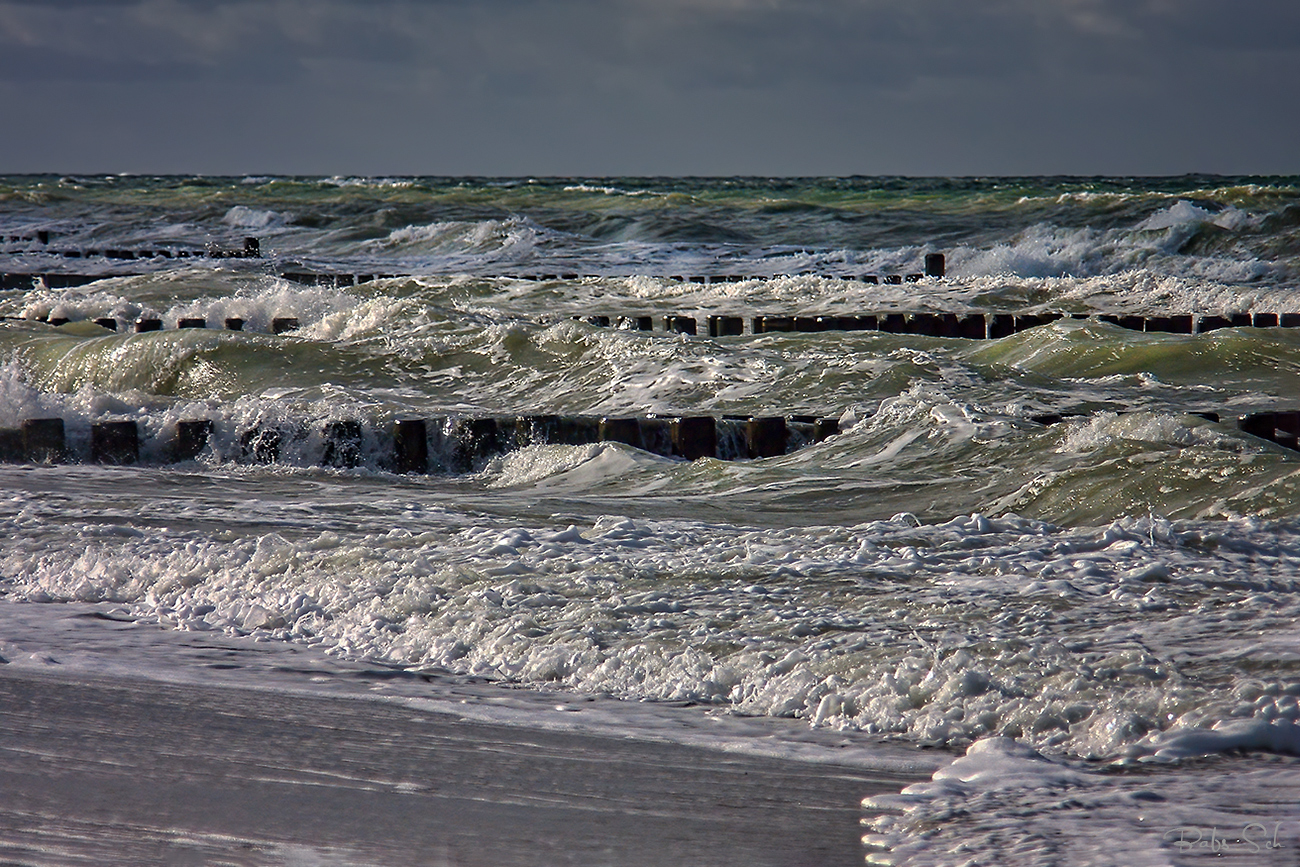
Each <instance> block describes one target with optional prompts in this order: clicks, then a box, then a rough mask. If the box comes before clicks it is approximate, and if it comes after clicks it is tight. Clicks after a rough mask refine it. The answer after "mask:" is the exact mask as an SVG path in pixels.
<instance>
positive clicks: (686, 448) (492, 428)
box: [0, 415, 839, 473]
mask: <svg viewBox="0 0 1300 867" xmlns="http://www.w3.org/2000/svg"><path fill="white" fill-rule="evenodd" d="M219 426H220V428H221V431H220V432H221V433H223V434H225V435H226V436H225V437H224V441H223V443H218V442H217V441H216V434H217V433H218V430H219ZM837 433H839V422H838V420H837V419H833V418H819V417H816V416H803V415H796V416H758V417H750V416H709V415H663V416H659V415H648V416H566V415H510V416H441V417H431V418H401V419H396V420H394V421H392V422H390V423H388V424H384V423H382V422H376V421H367V420H362V419H334V420H329V421H324V422H317V423H308V422H302V421H283V420H279V421H261V422H256V423H252V424H245V425H237V424H234V423H231V422H225V421H218V420H214V419H189V420H184V421H181V422H179V423H177V424H176V425H175V426H174V428H173V429H171V430H170V431H168V433H167V435H166V439H165V441H162V442H157V443H146V439H147V435H146V434H145V433H143V432H142V431H141V427H140V425H139V424H138V423H137V422H135V421H133V420H129V419H126V420H109V421H100V422H96V423H94V424H92V425H91V428H90V440H89V444H88V448H86V447H83V448H82V449H81V451H80V452H78V451H76V450H74V448H73V447H72V445H71V444H70V442H69V438H68V436H67V434H66V428H65V425H64V421H63V419H62V418H33V419H27V420H26V421H24V422H23V423H22V424H21V425H20V426H19V427H17V428H12V429H0V461H5V462H9V463H20V462H28V463H86V462H88V463H98V464H109V465H130V464H136V463H139V462H140V461H141V455H142V453H143V452H144V451H146V450H145V448H144V447H145V445H146V444H148V445H149V446H151V448H149V449H148V452H149V453H150V454H151V455H153V460H155V461H161V462H180V461H187V460H193V459H195V458H198V457H201V456H203V455H205V454H209V455H212V456H215V457H216V458H217V459H219V460H228V461H233V462H236V463H246V464H272V463H277V462H281V461H282V460H284V459H285V458H287V457H289V456H290V455H292V456H293V460H294V461H295V462H297V463H307V464H311V465H318V466H324V467H335V468H351V467H359V466H364V465H367V464H369V463H372V462H373V464H374V465H376V466H378V467H379V468H381V469H387V470H391V471H393V472H398V473H429V472H456V473H460V472H468V471H470V470H472V469H474V468H475V467H476V466H479V465H481V463H482V462H483V461H485V460H487V459H489V458H491V457H492V456H494V455H499V454H504V453H506V452H510V451H514V450H516V449H520V448H524V447H526V446H530V445H539V444H553V445H585V444H591V443H601V442H617V443H623V444H624V445H629V446H633V447H635V448H639V449H643V450H645V451H648V452H651V453H653V454H658V455H662V456H664V457H676V458H682V459H685V460H696V459H698V458H718V459H721V460H745V459H754V458H767V457H776V456H778V455H783V454H786V453H788V452H790V451H794V450H796V449H799V448H802V447H804V446H806V445H809V444H812V443H816V442H820V441H822V440H824V439H826V438H828V437H830V436H833V435H835V434H837ZM83 439H84V437H83ZM368 455H369V456H370V457H369V458H368V457H367V456H368Z"/></svg>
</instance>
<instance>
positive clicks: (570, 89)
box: [0, 0, 1300, 174]
mask: <svg viewBox="0 0 1300 867" xmlns="http://www.w3.org/2000/svg"><path fill="white" fill-rule="evenodd" d="M1297 72H1300V6H1298V5H1296V4H1294V3H1293V2H1291V0H1288V2H1285V3H1284V2H1278V0H1253V2H1246V3H1239V4H1223V3H1219V2H1212V0H1127V2H1119V0H1054V2H1044V0H989V2H981V3H971V2H969V0H823V2H811V0H477V2H470V0H423V2H419V0H370V2H361V0H355V2H354V0H242V2H216V0H134V2H123V0H100V2H91V0H82V2H76V0H56V2H40V3H34V2H0V105H3V106H4V108H5V113H6V116H7V118H9V119H10V122H11V123H14V122H18V121H23V120H26V121H34V120H39V121H40V123H39V129H41V130H48V134H47V135H48V137H49V139H53V138H54V137H56V136H62V138H61V139H60V140H59V141H58V142H57V146H53V147H52V146H51V141H50V140H45V141H42V134H39V133H38V134H36V135H34V136H31V137H30V140H29V141H26V142H22V143H19V144H18V145H16V146H14V147H7V148H6V151H7V152H9V153H10V156H9V157H8V158H9V159H12V160H15V162H14V164H12V165H10V166H0V171H3V170H11V171H12V170H28V169H33V168H45V169H48V170H51V171H72V170H88V169H106V170H107V169H127V170H135V171H190V170H196V171H212V172H220V171H304V172H318V171H338V172H379V173H395V172H406V173H444V172H447V173H462V172H464V173H504V174H513V173H534V174H536V173H562V174H570V173H573V174H603V173H619V172H665V173H690V172H705V173H747V172H753V173H760V174H801V173H817V174H821V173H837V174H838V173H887V172H906V173H941V174H949V173H980V174H983V173H1020V172H1115V173H1138V172H1141V173H1163V172H1170V173H1176V172H1183V171H1223V172H1238V171H1261V172H1278V171H1297V170H1300V167H1297V166H1296V162H1297V158H1296V157H1295V156H1292V150H1293V149H1292V148H1290V147H1289V146H1288V145H1287V144H1286V142H1287V141H1292V140H1294V139H1295V136H1296V133H1297V132H1300V130H1297V128H1296V127H1297V126H1300V121H1297V120H1295V119H1293V118H1292V117H1291V116H1290V115H1289V114H1287V113H1286V112H1283V111H1280V110H1278V107H1279V106H1280V105H1282V104H1283V103H1285V102H1289V97H1288V94H1289V92H1290V90H1291V89H1292V88H1291V85H1290V82H1292V81H1294V80H1295V75H1296V73H1297ZM38 85H39V87H37V86H38ZM56 91H57V93H54V92H56ZM38 92H43V93H44V96H43V97H42V96H37V95H35V94H37V93H38ZM51 96H57V109H56V108H54V107H53V106H52V105H51V104H50V103H48V102H46V100H48V99H50V98H51ZM236 98H237V100H238V102H237V105H238V111H237V112H236V113H233V114H232V113H230V111H228V110H226V109H224V108H222V109H220V110H215V111H214V110H213V108H212V107H213V106H218V107H224V106H225V105H226V104H227V103H229V102H230V101H231V100H232V99H236ZM92 101H93V103H94V104H93V105H92V104H91V103H92ZM106 101H107V102H109V103H114V104H117V105H126V106H158V105H168V106H183V107H185V108H183V109H181V108H177V109H173V110H171V111H169V112H157V111H152V112H151V111H146V110H144V109H136V108H130V109H127V110H125V111H124V112H119V113H117V114H115V115H110V116H103V115H102V112H101V111H100V109H99V106H102V105H103V104H104V103H105V102H106ZM92 117H94V118H97V122H98V123H100V124H105V123H107V124H108V125H109V127H111V128H112V129H113V130H114V133H113V134H112V135H108V136H102V135H101V136H98V137H95V138H94V141H95V147H94V148H91V147H88V146H86V145H84V144H83V145H81V146H80V147H78V146H74V145H73V144H72V143H73V142H78V141H82V140H83V139H85V138H86V137H84V136H81V135H79V133H80V132H81V130H82V129H83V126H80V125H79V124H84V123H89V119H90V118H92ZM1229 132H1231V135H1229ZM119 141H120V142H121V143H122V145H121V148H120V149H117V150H115V148H116V147H118V146H117V145H115V144H114V142H119ZM69 160H73V161H75V164H68V162H66V161H69ZM54 161H64V162H59V163H57V164H56V163H55V162H54ZM123 163H127V164H123Z"/></svg>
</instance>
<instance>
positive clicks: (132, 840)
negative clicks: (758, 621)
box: [0, 603, 942, 867]
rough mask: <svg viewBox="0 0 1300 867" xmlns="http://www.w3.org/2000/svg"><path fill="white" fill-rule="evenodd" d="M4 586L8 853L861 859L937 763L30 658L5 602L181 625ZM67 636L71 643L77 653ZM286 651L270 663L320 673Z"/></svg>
mask: <svg viewBox="0 0 1300 867" xmlns="http://www.w3.org/2000/svg"><path fill="white" fill-rule="evenodd" d="M12 605H13V603H10V604H7V605H3V609H6V610H7V613H8V614H9V615H11V616H10V617H7V618H5V619H4V621H3V623H4V625H5V626H9V627H12V628H10V629H9V630H8V631H7V632H4V633H0V647H3V648H4V651H3V652H4V654H5V655H10V656H11V657H13V658H11V659H10V660H9V664H3V665H0V707H3V708H4V711H3V720H4V728H5V730H6V731H5V735H4V737H3V739H2V740H0V775H3V777H4V779H5V780H6V785H5V786H4V787H3V789H2V790H0V861H4V862H6V863H17V864H40V865H57V864H75V863H86V862H91V863H95V862H98V863H107V862H111V861H116V862H119V863H140V864H146V863H157V864H197V863H213V862H216V863H234V864H285V865H288V864H331V865H334V864H376V865H378V864H392V865H399V864H437V865H456V867H462V865H465V867H471V865H472V867H477V865H483V867H489V865H496V867H510V865H533V864H537V865H553V864H582V865H601V864H608V865H641V864H644V865H647V867H650V865H663V864H682V865H687V864H700V865H724V864H727V865H729V864H736V865H741V864H745V865H773V867H776V865H791V864H800V865H822V864H825V865H832V864H837V865H838V864H849V863H854V864H860V863H861V862H862V859H863V857H864V850H863V847H862V844H861V840H860V838H861V834H862V829H861V826H860V820H861V807H860V802H861V800H862V798H863V797H866V796H868V795H875V794H888V793H896V792H897V791H898V790H899V789H901V788H902V787H904V786H906V785H908V784H910V783H912V782H917V781H919V780H921V779H926V778H928V776H929V771H926V770H925V769H924V768H925V767H927V766H928V767H930V768H931V769H932V768H933V767H937V766H938V765H939V764H942V761H934V762H926V761H925V760H924V759H923V758H920V757H918V758H917V760H916V761H917V766H916V767H915V768H913V769H910V770H903V769H893V770H880V769H869V768H864V767H861V766H853V765H850V764H837V763H831V762H826V761H821V762H809V761H800V760H794V759H790V758H774V757H766V756H762V755H754V754H749V753H745V752H738V751H736V750H733V749H726V748H723V749H709V748H705V747H702V746H698V745H691V744H684V743H673V742H669V741H666V740H664V739H661V738H658V737H654V736H653V735H652V736H651V737H650V738H648V739H642V738H639V737H636V736H635V735H629V734H626V733H625V734H623V735H618V734H615V733H613V732H609V733H602V732H596V731H591V730H587V731H566V730H562V729H557V728H554V727H547V726H543V725H529V724H527V723H524V722H520V721H518V720H516V721H514V722H509V723H503V722H493V721H488V720H484V719H475V718H471V717H470V716H467V715H462V714H459V713H456V712H454V711H452V710H451V709H450V708H440V707H438V706H437V705H436V704H435V703H426V702H421V701H420V700H419V699H418V698H411V697H410V693H411V692H412V691H411V690H409V689H408V690H405V691H404V692H406V693H407V694H406V695H400V696H387V697H385V698H384V699H378V700H377V699H376V698H375V697H374V696H373V694H371V695H367V694H366V691H365V690H356V689H351V688H345V689H344V691H342V692H340V693H339V694H330V693H329V692H328V691H326V689H325V688H321V689H304V690H299V689H275V688H270V687H267V686H253V687H248V686H241V685H237V684H232V683H230V682H209V683H195V682H183V683H178V682H174V681H173V682H169V681H165V680H160V679H157V678H151V677H147V676H144V675H142V674H140V673H131V672H130V671H129V670H128V668H129V666H128V665H124V664H122V661H121V660H119V661H118V662H117V663H114V664H113V665H102V666H100V667H101V669H102V670H100V671H94V670H93V669H94V668H95V666H94V665H93V664H92V663H91V662H88V660H87V659H86V658H85V657H81V658H79V659H71V658H68V662H69V664H68V665H64V664H63V663H62V662H61V661H60V660H59V659H58V658H57V655H56V654H51V653H45V654H44V656H43V657H42V654H40V653H37V654H35V655H34V657H36V658H35V660H34V661H30V658H29V659H28V660H24V659H18V658H17V657H14V656H13V654H14V650H15V649H25V648H21V644H23V643H26V642H21V641H20V642H18V643H14V641H13V635H14V634H15V632H16V631H21V630H20V629H18V628H17V627H13V621H15V620H16V619H21V618H20V617H15V616H13V615H28V616H32V615H35V616H37V617H38V619H42V620H47V621H48V619H49V618H51V617H53V618H60V619H61V620H62V621H63V622H64V625H65V626H66V627H67V628H69V629H72V630H74V632H75V634H76V635H82V636H86V638H87V641H85V642H83V643H82V646H83V647H86V646H93V645H94V643H95V642H96V641H97V640H99V641H102V642H104V643H105V644H106V645H110V646H111V645H114V644H116V645H117V646H118V647H117V649H118V651H119V652H120V651H122V650H123V649H124V647H125V646H126V645H129V643H130V641H129V640H126V641H124V640H123V638H122V636H123V635H124V634H126V633H129V634H130V636H131V637H137V636H142V637H143V639H144V640H157V639H161V638H164V637H166V636H171V637H172V638H176V637H177V634H176V633H167V632H165V631H163V630H161V629H158V628H157V627H154V633H155V634H150V633H147V632H139V631H136V630H137V629H138V628H139V626H138V625H136V624H126V623H124V622H120V621H116V620H113V619H110V618H106V617H105V615H103V614H102V613H101V612H100V611H99V609H103V608H104V607H105V606H84V605H76V606H73V610H72V611H68V610H58V609H54V608H53V606H51V608H50V609H47V608H46V606H43V605H42V606H37V607H38V608H39V609H43V610H39V611H35V612H33V611H31V610H30V609H27V607H26V606H22V607H21V608H20V609H14V608H12V607H11V606H12ZM60 608H62V606H60ZM85 609H92V611H91V612H87V611H86V610H85ZM145 628H146V629H147V628H148V627H145ZM105 629H107V630H108V631H107V632H106V631H105ZM179 637H181V638H185V639H189V640H190V646H191V647H192V648H193V649H194V651H195V652H199V653H206V654H208V656H209V662H208V664H209V665H210V666H214V667H215V666H218V665H222V664H225V665H232V666H233V665H234V663H231V662H226V663H220V662H217V661H214V660H213V659H212V658H211V657H212V656H213V655H214V654H215V655H216V656H225V657H227V658H228V656H229V651H230V649H231V647H235V649H236V650H238V647H237V646H238V645H239V644H241V643H252V642H244V640H243V639H227V638H226V637H225V636H212V635H209V636H204V635H203V634H198V635H197V636H195V635H194V634H180V636H179ZM205 637H206V639H207V640H206V641H194V639H195V638H198V639H203V638H205ZM56 643H57V644H59V645H60V646H61V647H63V648H65V649H64V650H62V651H58V653H60V654H62V655H64V656H65V658H67V657H68V655H69V654H70V653H77V652H83V651H76V650H75V648H76V646H77V645H76V643H74V642H71V641H70V640H69V638H68V637H66V636H65V637H63V638H61V639H59V640H58V641H57V642H56ZM163 643H165V644H166V643H170V644H173V645H174V644H176V643H177V642H175V641H171V642H167V641H164V642H163ZM260 644H263V645H265V644H270V643H269V642H262V643H260ZM29 646H30V645H29ZM167 650H168V651H172V650H175V648H174V647H172V648H167ZM271 650H272V652H275V651H279V650H283V648H272V649H271ZM96 652H98V653H100V654H102V653H104V652H106V651H105V650H104V649H103V648H102V647H101V648H100V649H99V650H98V651H96ZM180 655H181V656H183V655H184V654H183V653H181V654H180ZM287 661H288V660H286V659H278V660H276V661H274V662H272V663H271V668H272V669H276V670H278V671H279V672H280V674H281V675H282V676H285V677H288V678H289V680H290V681H293V680H299V681H310V680H311V679H312V675H311V672H312V669H311V668H310V667H306V666H304V667H295V666H286V665H284V664H282V663H285V662H287ZM29 662H30V664H29ZM268 670H270V669H268ZM318 677H319V676H318ZM369 689H370V690H373V689H374V687H373V686H371V687H370V688H369ZM551 698H552V705H554V698H555V697H554V696H552V697H551ZM470 704H472V702H471V703H470ZM568 716H569V717H572V716H574V714H569V715H568ZM936 758H937V757H936Z"/></svg>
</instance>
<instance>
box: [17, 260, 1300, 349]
mask: <svg viewBox="0 0 1300 867" xmlns="http://www.w3.org/2000/svg"><path fill="white" fill-rule="evenodd" d="M110 252H113V251H110ZM115 252H116V253H117V254H118V255H116V256H115V258H137V257H139V258H144V257H145V256H146V255H147V254H149V253H151V252H157V251H115ZM91 253H97V251H89V252H87V254H86V255H90V254H91ZM177 255H179V253H178V254H177ZM195 255H207V256H212V257H218V258H222V257H238V258H256V257H259V256H260V255H261V253H260V242H259V241H258V239H257V238H245V239H244V247H243V249H242V250H220V249H212V250H209V251H207V252H206V253H202V254H197V253H196V254H195ZM946 268H947V265H946V259H945V257H944V254H942V253H929V254H927V255H926V257H925V273H924V274H889V275H884V276H883V278H882V277H881V276H879V275H875V274H854V275H836V274H821V275H819V276H822V277H826V278H829V279H843V280H860V281H864V282H867V283H881V282H884V283H903V282H905V281H906V282H915V281H919V280H921V279H922V277H943V276H944V275H945V273H946ZM104 276H109V275H88V274H30V273H24V274H8V273H7V274H0V287H3V288H6V289H10V288H22V287H24V286H30V285H32V281H33V280H41V281H44V282H45V284H46V285H47V286H48V287H49V288H58V287H66V286H76V285H82V284H84V283H88V282H91V281H93V280H98V279H102V278H103V277H104ZM111 276H123V275H120V274H118V275H111ZM280 276H281V277H283V278H285V279H288V280H292V281H294V282H298V283H301V284H306V285H322V286H325V285H328V286H332V287H340V286H346V285H354V284H359V283H363V282H368V281H370V280H374V279H379V278H388V277H401V276H410V275H399V274H340V273H322V272H308V271H286V272H284V273H282V274H281V275H280ZM496 276H497V277H501V278H505V279H519V280H541V281H546V280H570V279H575V280H576V279H587V276H586V275H581V274H578V273H553V274H551V273H541V274H522V275H520V274H502V275H496ZM596 276H599V275H596ZM670 279H674V280H680V281H686V282H695V283H703V284H709V283H728V282H739V281H745V280H767V279H772V278H770V277H746V276H738V275H728V274H722V275H717V274H715V275H694V276H673V277H671V278H670ZM1094 317H1095V318H1097V319H1098V320H1100V321H1102V322H1107V323H1110V324H1112V325H1116V326H1118V327H1120V328H1125V329H1128V330H1131V331H1143V332H1148V333H1165V334H1204V333H1206V332H1209V331H1215V330H1218V329H1220V328H1241V327H1246V328H1276V327H1281V328H1297V327H1300V312H1297V313H1284V312H1251V313H1233V314H1228V315H1219V314H1194V313H1182V314H1173V315H1169V316H1143V315H1138V314H1091V313H1059V312H1043V313H966V314H959V313H932V312H911V313H909V312H890V313H868V314H851V315H843V314H839V315H816V314H809V315H799V314H794V315H789V314H764V315H759V316H752V317H749V318H748V321H747V320H746V317H744V316H737V315H721V314H720V315H710V316H708V317H707V319H706V325H707V332H708V335H709V336H710V337H729V336H736V335H742V334H745V333H749V334H775V333H782V332H802V333H812V332H823V331H876V332H883V333H887V334H907V335H916V336H929V337H962V338H967V339H976V340H979V339H993V340H996V339H998V338H1002V337H1008V336H1010V335H1012V334H1017V333H1019V332H1021V331H1025V330H1027V329H1030V328H1036V327H1038V326H1040V325H1047V324H1050V323H1052V322H1056V321H1058V320H1062V319H1091V318H1094ZM572 318H573V319H575V320H578V321H582V322H586V323H587V324H589V325H594V326H598V327H614V328H619V329H622V330H629V331H654V330H655V317H653V316H649V315H643V314H639V315H625V316H612V315H601V314H597V315H586V316H574V317H572ZM40 321H44V322H46V323H48V324H49V325H53V326H60V325H66V324H68V323H69V322H70V320H69V319H68V318H66V317H49V318H46V319H43V320H40ZM93 321H94V323H95V324H96V325H99V326H101V327H103V328H106V329H108V330H110V331H117V330H119V329H118V320H117V319H116V318H114V317H100V318H97V319H94V320H93ZM660 323H661V329H662V330H663V331H665V332H669V333H674V334H687V335H695V334H698V333H699V329H700V323H699V320H697V319H696V318H695V317H693V316H684V315H678V314H668V315H665V316H663V317H661V319H660ZM222 324H223V326H224V328H225V329H226V330H227V331H242V330H243V329H244V324H245V322H244V320H243V319H240V318H238V317H227V318H225V319H224V321H223V323H222ZM127 325H128V327H129V328H130V330H133V331H135V332H137V333H138V332H148V331H160V330H162V329H163V327H164V323H163V321H162V320H161V319H158V318H156V317H143V318H140V319H138V320H135V321H134V322H129V323H127ZM747 325H748V328H747V327H746V326H747ZM270 326H271V332H272V333H274V334H284V333H287V332H290V331H294V330H297V329H298V328H299V327H300V323H299V320H298V318H297V317H295V316H279V317H276V318H274V319H272V320H271V323H270ZM208 327H209V325H208V322H207V320H206V318H204V317H181V318H179V319H177V321H176V328H178V329H185V328H208Z"/></svg>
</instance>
